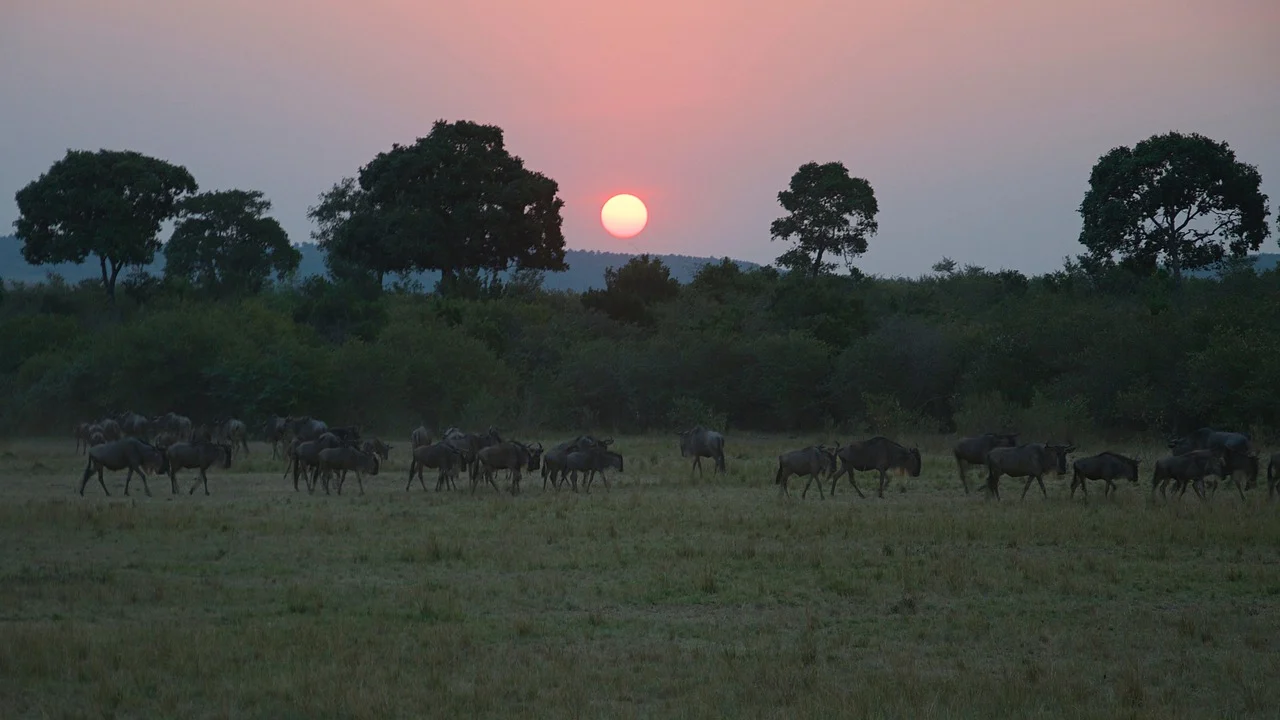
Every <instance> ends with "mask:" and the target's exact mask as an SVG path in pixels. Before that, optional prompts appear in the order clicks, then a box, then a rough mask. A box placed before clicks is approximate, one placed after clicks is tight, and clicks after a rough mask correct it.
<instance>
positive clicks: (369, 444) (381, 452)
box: [360, 438, 395, 462]
mask: <svg viewBox="0 0 1280 720" xmlns="http://www.w3.org/2000/svg"><path fill="white" fill-rule="evenodd" d="M393 447H395V446H394V445H388V444H387V443H384V442H382V441H381V440H379V439H378V438H373V439H372V440H365V441H364V443H363V444H362V445H361V446H360V449H361V450H363V451H365V452H367V453H373V454H375V455H377V456H378V457H379V458H382V460H383V462H386V460H387V457H388V456H390V455H391V449H392V448H393Z"/></svg>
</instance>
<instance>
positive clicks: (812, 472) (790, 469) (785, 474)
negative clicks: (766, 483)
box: [773, 445, 836, 498]
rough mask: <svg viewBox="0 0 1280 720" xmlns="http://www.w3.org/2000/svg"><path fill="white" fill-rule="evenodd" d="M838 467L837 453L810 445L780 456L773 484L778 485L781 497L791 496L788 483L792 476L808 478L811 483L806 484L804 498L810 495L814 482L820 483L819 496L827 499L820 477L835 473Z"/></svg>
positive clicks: (820, 446) (802, 493)
mask: <svg viewBox="0 0 1280 720" xmlns="http://www.w3.org/2000/svg"><path fill="white" fill-rule="evenodd" d="M835 466H836V454H835V451H833V450H829V449H827V448H826V447H824V446H822V445H810V446H809V447H807V448H803V449H800V450H792V451H791V452H787V453H783V454H781V455H779V456H778V472H777V473H776V474H775V475H774V477H773V482H774V483H775V484H777V485H778V493H779V494H780V495H787V496H790V495H791V493H790V492H788V490H787V483H788V481H789V480H790V479H791V476H792V475H796V476H798V477H804V476H808V478H809V482H807V483H805V484H804V491H803V492H801V493H800V497H801V498H803V497H804V496H805V495H807V494H809V486H810V485H812V484H813V481H814V480H817V481H818V495H819V496H820V497H826V496H825V494H824V493H823V492H822V479H821V478H820V477H819V476H820V475H821V474H822V473H824V472H826V473H829V472H834V470H835Z"/></svg>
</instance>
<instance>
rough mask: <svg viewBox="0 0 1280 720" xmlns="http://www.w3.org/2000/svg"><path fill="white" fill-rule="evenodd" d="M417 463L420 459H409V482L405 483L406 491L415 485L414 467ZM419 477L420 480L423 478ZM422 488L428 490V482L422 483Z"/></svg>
mask: <svg viewBox="0 0 1280 720" xmlns="http://www.w3.org/2000/svg"><path fill="white" fill-rule="evenodd" d="M417 464H418V461H417V460H410V461H409V482H407V483H405V484H404V491H405V492H409V488H411V487H413V468H414V467H415V466H416V465H417ZM418 479H419V480H421V479H422V478H418ZM422 489H423V490H426V489H427V486H426V483H423V485H422Z"/></svg>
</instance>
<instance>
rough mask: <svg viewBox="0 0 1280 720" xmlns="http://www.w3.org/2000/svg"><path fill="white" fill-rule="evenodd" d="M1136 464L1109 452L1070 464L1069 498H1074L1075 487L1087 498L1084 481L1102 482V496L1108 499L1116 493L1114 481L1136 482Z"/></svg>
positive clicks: (1122, 456)
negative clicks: (1103, 484) (1103, 483)
mask: <svg viewBox="0 0 1280 720" xmlns="http://www.w3.org/2000/svg"><path fill="white" fill-rule="evenodd" d="M1138 462H1139V461H1137V460H1134V459H1133V458H1130V457H1125V456H1124V455H1121V454H1120V453H1114V452H1111V451H1109V450H1107V451H1104V452H1100V453H1098V454H1097V455H1090V456H1089V457H1083V458H1080V459H1078V460H1076V461H1075V462H1073V463H1071V469H1072V474H1071V497H1075V496H1076V487H1079V488H1080V489H1081V490H1083V491H1084V496H1085V497H1086V498H1087V497H1089V486H1088V485H1086V484H1085V481H1086V480H1102V481H1103V482H1105V483H1106V485H1105V486H1104V487H1103V488H1102V496H1103V497H1108V496H1110V495H1111V494H1112V493H1114V492H1115V491H1116V484H1115V481H1116V480H1128V481H1129V482H1131V483H1136V482H1138Z"/></svg>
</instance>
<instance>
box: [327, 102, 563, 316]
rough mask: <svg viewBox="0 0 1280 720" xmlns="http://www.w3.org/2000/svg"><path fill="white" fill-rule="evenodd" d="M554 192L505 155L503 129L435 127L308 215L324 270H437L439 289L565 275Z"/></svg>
mask: <svg viewBox="0 0 1280 720" xmlns="http://www.w3.org/2000/svg"><path fill="white" fill-rule="evenodd" d="M558 192H559V186H558V185H557V184H556V182H555V181H554V180H552V179H550V178H548V177H546V176H545V175H542V174H541V173H537V172H533V171H531V170H529V169H527V168H525V166H524V161H523V160H521V159H520V158H519V157H516V156H514V155H512V154H511V153H509V152H508V151H507V149H506V147H505V144H504V142H503V133H502V129H501V128H498V127H496V126H493V125H481V124H478V123H474V122H469V121H459V122H455V123H450V122H446V121H443V120H440V121H437V122H436V123H435V124H434V125H433V126H432V128H431V132H430V133H429V134H428V135H427V136H426V137H424V138H419V139H418V141H417V142H415V143H414V144H412V145H398V144H397V145H394V146H392V148H391V150H389V151H387V152H383V153H379V154H378V155H377V156H376V157H375V158H374V159H373V160H371V161H370V162H369V163H368V164H367V165H365V166H364V167H362V168H361V169H360V172H359V174H358V177H356V178H347V179H344V180H343V181H342V182H339V183H338V184H336V185H334V187H333V188H332V189H330V190H329V191H328V192H326V193H324V194H323V195H321V197H320V202H319V204H317V205H316V206H315V207H313V208H311V209H310V211H309V213H308V215H309V216H310V217H311V219H312V220H313V221H315V222H316V224H317V227H318V229H317V231H316V232H315V233H313V237H315V238H316V240H317V241H318V242H319V244H320V245H321V246H322V247H324V248H325V250H326V251H327V252H328V258H329V260H328V262H329V263H330V270H331V272H335V274H339V273H341V272H349V271H350V270H351V269H352V268H359V269H363V270H365V271H369V272H372V273H374V274H375V275H376V276H377V277H378V278H381V277H382V276H384V275H385V274H387V273H403V272H409V271H421V270H439V271H440V273H441V275H442V278H441V287H442V289H445V290H446V291H447V289H448V288H450V287H451V286H452V284H453V283H454V280H455V278H456V276H457V275H458V274H459V273H462V272H466V271H473V270H474V271H485V272H488V273H490V276H491V277H493V276H496V275H497V274H498V273H499V272H502V271H504V270H508V269H511V268H512V267H513V266H514V267H515V268H516V269H535V270H564V269H565V268H566V267H567V266H566V265H565V263H564V234H563V233H562V231H561V223H562V218H561V215H560V211H561V208H562V207H563V206H564V201H563V200H561V199H560V198H559V197H557V193H558Z"/></svg>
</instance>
